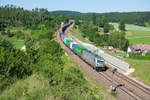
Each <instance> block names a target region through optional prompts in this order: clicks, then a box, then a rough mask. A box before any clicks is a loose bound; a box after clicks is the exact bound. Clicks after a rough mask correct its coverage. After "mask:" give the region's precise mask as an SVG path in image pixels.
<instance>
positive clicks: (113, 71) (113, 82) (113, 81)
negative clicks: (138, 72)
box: [112, 68, 117, 91]
mask: <svg viewBox="0 0 150 100" xmlns="http://www.w3.org/2000/svg"><path fill="white" fill-rule="evenodd" d="M116 71H117V69H116V68H114V69H113V70H112V84H115V80H114V74H115V72H116ZM114 87H115V86H114ZM114 87H113V85H112V91H113V90H114Z"/></svg>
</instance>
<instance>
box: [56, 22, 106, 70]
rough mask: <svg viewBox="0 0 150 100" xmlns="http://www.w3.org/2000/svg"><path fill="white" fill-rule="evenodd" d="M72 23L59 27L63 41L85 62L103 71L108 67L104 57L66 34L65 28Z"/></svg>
mask: <svg viewBox="0 0 150 100" xmlns="http://www.w3.org/2000/svg"><path fill="white" fill-rule="evenodd" d="M71 24H72V23H69V24H66V25H64V26H63V27H60V28H59V36H60V38H61V40H62V41H63V43H64V44H65V45H66V46H67V47H68V48H70V49H71V50H72V51H73V52H74V53H75V54H77V55H78V56H79V57H80V58H82V59H83V60H84V61H85V62H87V63H88V64H90V65H91V66H92V68H93V69H95V70H97V71H103V70H105V69H106V67H105V64H104V59H103V58H102V57H100V56H98V55H96V54H94V53H92V52H91V51H89V50H87V48H85V47H84V46H82V45H80V44H78V43H76V42H74V41H73V40H71V39H70V38H67V37H66V36H65V34H64V33H65V30H66V29H67V28H68V27H69V26H70V25H71Z"/></svg>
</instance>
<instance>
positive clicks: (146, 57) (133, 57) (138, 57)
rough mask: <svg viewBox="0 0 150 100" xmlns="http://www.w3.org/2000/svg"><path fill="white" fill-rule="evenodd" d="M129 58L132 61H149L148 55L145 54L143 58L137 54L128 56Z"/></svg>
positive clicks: (149, 55)
mask: <svg viewBox="0 0 150 100" xmlns="http://www.w3.org/2000/svg"><path fill="white" fill-rule="evenodd" d="M129 57H130V58H132V59H141V60H150V53H147V54H146V55H145V56H142V55H138V54H130V55H129Z"/></svg>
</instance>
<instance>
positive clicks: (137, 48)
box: [127, 44, 150, 54]
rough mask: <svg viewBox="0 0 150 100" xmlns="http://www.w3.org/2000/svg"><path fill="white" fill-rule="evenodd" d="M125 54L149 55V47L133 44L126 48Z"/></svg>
mask: <svg viewBox="0 0 150 100" xmlns="http://www.w3.org/2000/svg"><path fill="white" fill-rule="evenodd" d="M127 53H128V54H130V53H133V54H145V53H150V45H148V44H135V45H132V46H129V47H128V50H127Z"/></svg>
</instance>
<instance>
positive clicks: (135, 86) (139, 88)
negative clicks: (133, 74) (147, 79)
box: [104, 69, 150, 100]
mask: <svg viewBox="0 0 150 100" xmlns="http://www.w3.org/2000/svg"><path fill="white" fill-rule="evenodd" d="M104 73H105V74H106V75H108V77H112V75H111V73H112V70H111V69H109V70H107V71H106V72H104ZM114 81H115V82H117V83H119V84H123V85H124V86H123V87H125V88H126V89H128V91H130V92H132V93H133V94H135V95H136V96H137V97H139V98H141V99H142V100H150V89H149V88H146V87H145V86H143V85H141V84H140V83H138V82H136V81H134V80H132V79H130V78H129V77H128V76H125V75H123V74H121V73H119V72H116V73H115V75H114Z"/></svg>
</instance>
